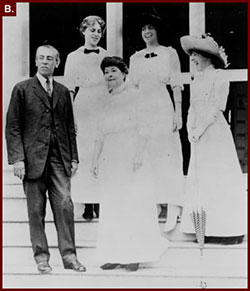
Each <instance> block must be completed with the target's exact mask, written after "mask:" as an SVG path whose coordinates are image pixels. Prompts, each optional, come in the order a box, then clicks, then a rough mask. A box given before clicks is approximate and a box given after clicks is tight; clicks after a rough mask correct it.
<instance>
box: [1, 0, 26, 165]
mask: <svg viewBox="0 0 250 291" xmlns="http://www.w3.org/2000/svg"><path fill="white" fill-rule="evenodd" d="M16 9H17V10H16V11H17V15H16V16H8V17H6V16H4V17H3V111H2V113H3V123H2V124H3V129H4V128H5V117H6V111H7V108H8V105H9V101H10V95H11V91H12V89H13V86H14V85H15V84H16V83H17V82H19V81H22V80H24V79H27V78H28V77H29V3H17V4H16ZM3 134H4V132H2V135H3ZM3 156H4V158H3V168H4V169H5V168H6V167H7V159H6V148H5V138H3Z"/></svg>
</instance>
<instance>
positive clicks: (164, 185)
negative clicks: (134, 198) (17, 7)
mask: <svg viewBox="0 0 250 291" xmlns="http://www.w3.org/2000/svg"><path fill="white" fill-rule="evenodd" d="M154 53H155V54H156V55H157V56H155V57H152V58H145V54H146V51H145V49H144V50H141V51H139V52H136V53H135V54H134V55H133V56H131V59H130V73H129V79H130V82H132V83H133V84H134V85H135V86H137V87H138V88H139V91H140V93H141V95H142V98H141V103H142V104H141V117H142V118H143V119H144V120H145V121H146V122H147V126H148V129H149V131H150V137H149V142H148V147H147V151H148V153H149V157H150V162H151V165H152V168H153V176H154V180H155V189H154V194H155V197H156V199H157V202H158V203H171V204H176V205H182V204H183V192H184V178H183V172H182V151H181V143H180V138H179V133H178V132H173V118H174V107H173V103H172V101H171V98H170V95H169V92H168V90H167V88H166V85H167V84H169V85H171V87H172V88H173V87H174V86H180V87H182V84H181V80H180V77H179V76H178V74H179V73H180V63H179V58H178V55H177V53H176V51H175V50H174V49H173V48H171V47H164V46H159V47H158V48H157V49H156V50H155V51H154Z"/></svg>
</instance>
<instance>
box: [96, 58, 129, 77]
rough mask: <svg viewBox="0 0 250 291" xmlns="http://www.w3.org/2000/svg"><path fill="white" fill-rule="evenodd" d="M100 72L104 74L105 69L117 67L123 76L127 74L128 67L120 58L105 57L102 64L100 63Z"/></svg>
mask: <svg viewBox="0 0 250 291" xmlns="http://www.w3.org/2000/svg"><path fill="white" fill-rule="evenodd" d="M100 67H101V70H102V72H103V73H104V71H105V68H107V67H117V68H119V70H120V71H121V72H122V73H124V74H126V75H127V74H128V66H127V64H126V63H125V62H124V60H123V59H122V58H120V57H116V56H113V57H105V58H104V59H103V60H102V62H101V65H100Z"/></svg>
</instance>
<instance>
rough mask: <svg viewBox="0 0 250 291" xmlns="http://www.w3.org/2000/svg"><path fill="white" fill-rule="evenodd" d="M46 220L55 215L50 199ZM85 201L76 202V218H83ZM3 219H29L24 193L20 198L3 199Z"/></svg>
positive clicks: (51, 218)
mask: <svg viewBox="0 0 250 291" xmlns="http://www.w3.org/2000/svg"><path fill="white" fill-rule="evenodd" d="M47 202H48V203H47V208H46V220H53V215H52V211H51V207H50V203H49V201H47ZM83 211H84V203H74V217H75V220H83V218H82V213H83ZM3 221H4V222H6V221H12V222H14V221H16V222H18V221H28V214H27V205H26V198H25V196H24V195H23V196H22V197H21V196H20V197H18V198H4V199H3Z"/></svg>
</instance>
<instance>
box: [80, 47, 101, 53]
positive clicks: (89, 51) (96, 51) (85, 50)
mask: <svg viewBox="0 0 250 291" xmlns="http://www.w3.org/2000/svg"><path fill="white" fill-rule="evenodd" d="M99 52H100V50H99V49H96V50H89V49H87V48H85V49H84V53H85V54H90V53H96V54H99Z"/></svg>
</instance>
